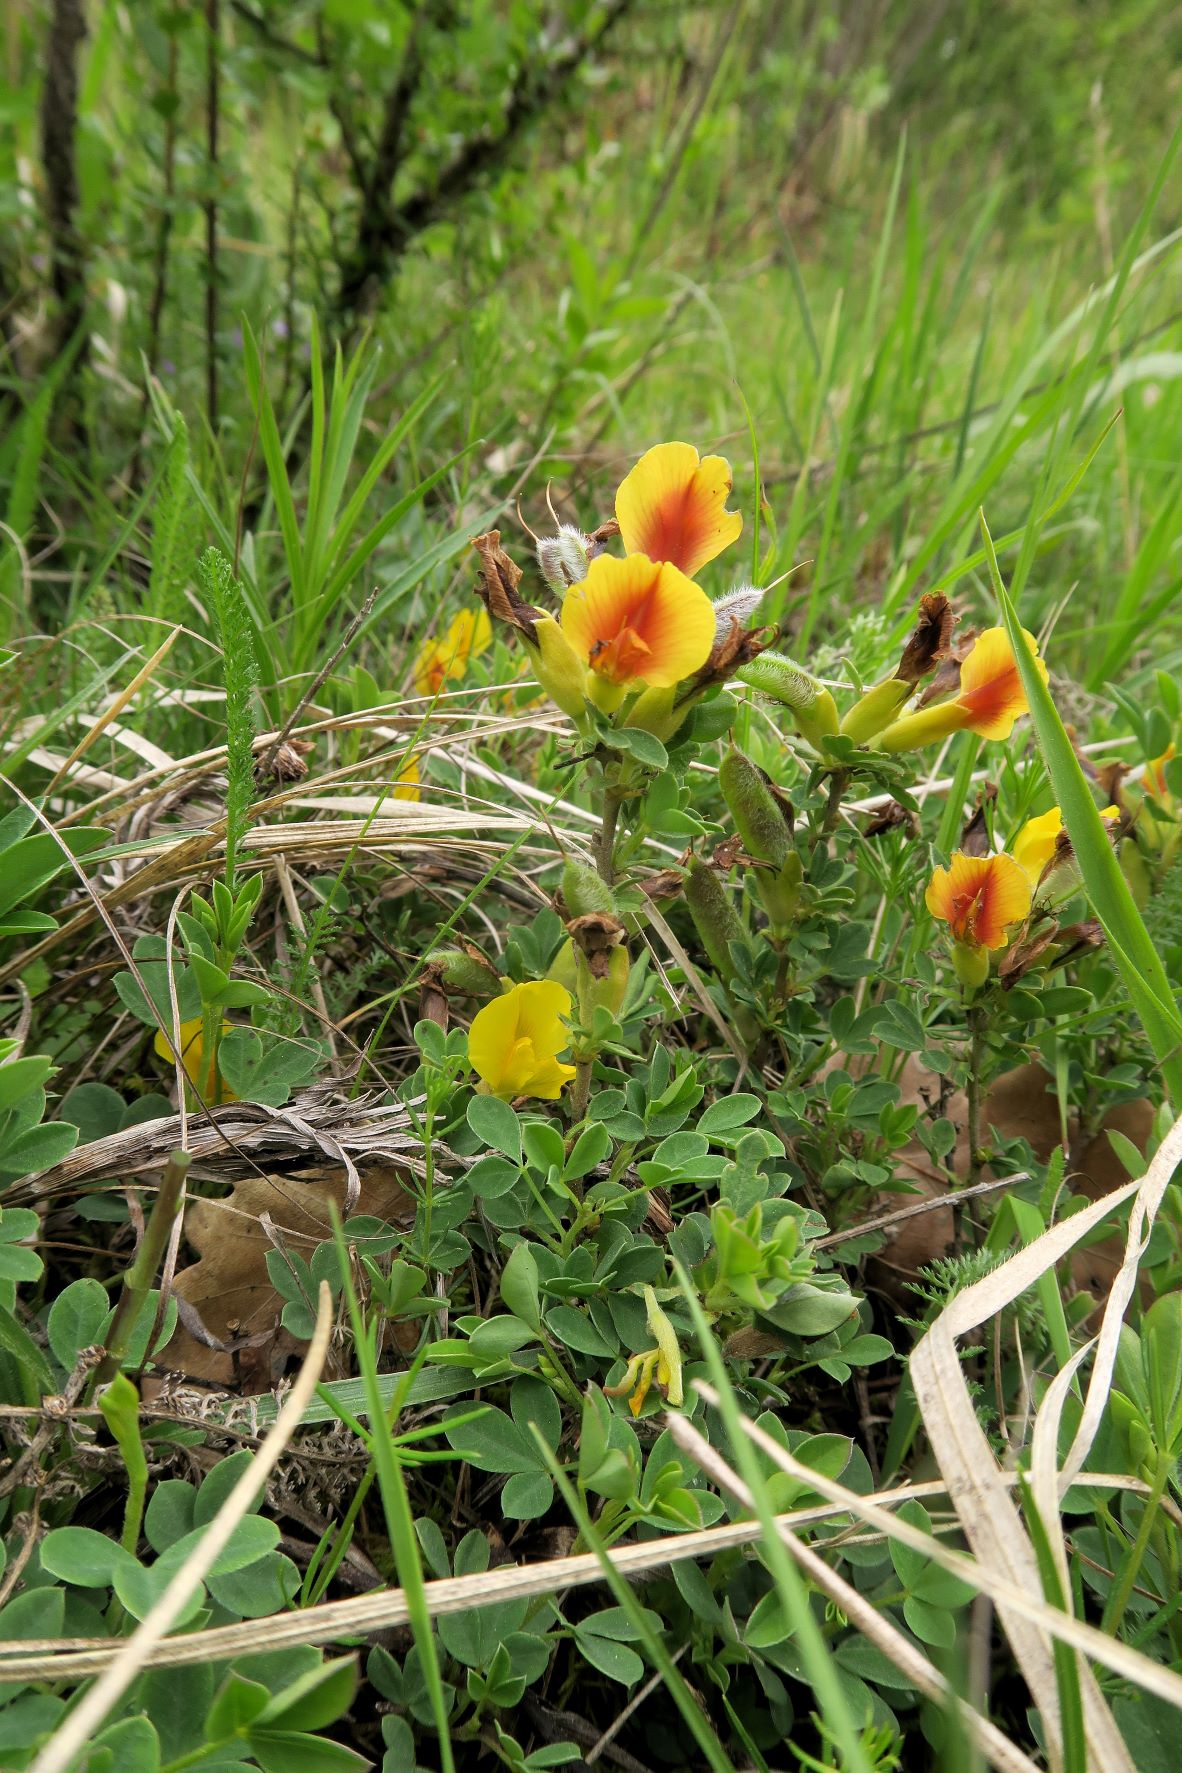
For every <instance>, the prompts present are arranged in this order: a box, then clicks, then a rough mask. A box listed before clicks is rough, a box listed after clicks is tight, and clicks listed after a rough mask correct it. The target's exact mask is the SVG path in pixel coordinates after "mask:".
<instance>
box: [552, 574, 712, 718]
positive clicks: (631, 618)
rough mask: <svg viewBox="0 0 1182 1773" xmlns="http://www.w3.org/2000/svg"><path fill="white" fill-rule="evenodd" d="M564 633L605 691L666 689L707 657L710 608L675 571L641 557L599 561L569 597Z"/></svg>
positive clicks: (690, 582) (700, 593)
mask: <svg viewBox="0 0 1182 1773" xmlns="http://www.w3.org/2000/svg"><path fill="white" fill-rule="evenodd" d="M562 629H563V633H564V634H565V635H566V637H567V639H568V640H569V641H570V643H571V645H572V646H573V647H574V649H575V651H576V652H577V653H578V655H579V657H580V658H581V659H585V660H586V662H587V663H588V665H590V667H591V669H592V671H594V672H595V673H596V674H597V675H598V676H600V677H603V678H606V679H607V681H608V682H609V683H613V684H630V683H647V684H648V685H650V687H651V688H653V689H668V688H669V687H670V686H671V685H672V684H675V683H680V682H681V680H682V678H684V677H689V676H691V675H692V673H693V672H695V671H697V670H698V669H699V667H700V666H702V665H704V664H705V663H706V660H707V659H708V658H709V657H710V652H711V649H712V648H713V645H714V606H713V604H712V603H711V602H710V599H709V598H708V597H707V596H706V593H705V592H704V591H703V590H701V589H700V587H699V586H697V585H695V584H694V582H693V580H692V579H687V578H686V576H685V574H684V573H682V572H679V571H678V569H677V568H676V567H675V566H670V565H668V564H663V563H661V562H659V561H654V560H650V559H649V558H648V556H647V555H644V554H633V555H631V556H630V557H629V559H627V560H619V559H617V558H616V557H615V556H614V555H610V554H601V555H600V556H599V558H598V559H596V560H593V561H592V562H591V565H590V568H589V569H588V573H587V577H586V578H585V579H584V580H583V582H582V584H581V585H575V586H574V587H573V588H572V589H571V590H570V591H568V592H567V594H566V598H565V600H564V602H563V605H562Z"/></svg>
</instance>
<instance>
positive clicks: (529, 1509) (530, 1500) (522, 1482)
mask: <svg viewBox="0 0 1182 1773" xmlns="http://www.w3.org/2000/svg"><path fill="white" fill-rule="evenodd" d="M553 1500H554V1485H553V1484H552V1483H551V1481H550V1479H549V1478H548V1477H547V1476H546V1474H545V1472H544V1471H520V1472H517V1473H516V1474H515V1475H514V1476H513V1477H511V1478H510V1479H509V1481H508V1483H507V1484H506V1485H505V1488H504V1489H503V1490H502V1491H501V1513H502V1514H503V1515H504V1516H505V1518H506V1520H510V1521H533V1520H537V1518H538V1516H539V1515H543V1514H545V1513H546V1511H547V1509H548V1508H549V1507H550V1504H551V1503H552V1502H553Z"/></svg>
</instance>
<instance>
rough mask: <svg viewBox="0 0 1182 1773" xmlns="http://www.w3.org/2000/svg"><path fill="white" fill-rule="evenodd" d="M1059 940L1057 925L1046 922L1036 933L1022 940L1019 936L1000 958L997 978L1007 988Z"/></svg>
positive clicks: (1023, 975) (1014, 983) (1036, 963)
mask: <svg viewBox="0 0 1182 1773" xmlns="http://www.w3.org/2000/svg"><path fill="white" fill-rule="evenodd" d="M1058 940H1059V926H1058V924H1056V923H1050V924H1048V925H1047V926H1046V927H1045V928H1044V929H1042V930H1041V931H1040V932H1039V934H1038V935H1036V936H1031V937H1029V938H1028V939H1027V940H1025V941H1023V940H1022V939H1021V938H1019V939H1018V941H1016V942H1012V943H1011V944H1010V946H1009V947H1008V948H1007V949H1006V951H1005V953H1004V954H1003V956H1002V958H1001V962H1000V964H999V966H998V969H997V974H998V978H999V979H1000V980H1001V982H1002V984H1003V985H1004V986H1005V987H1006V988H1007V990H1008V989H1009V987H1010V986H1012V985H1016V984H1017V983H1018V980H1019V979H1022V978H1024V977H1025V975H1026V974H1027V973H1028V972H1029V971H1030V969H1031V968H1032V967H1035V966H1037V965H1038V963H1039V961H1040V960H1042V959H1043V957H1044V956H1045V954H1046V952H1047V950H1048V948H1052V947H1054V946H1055V945H1056V943H1057V942H1058Z"/></svg>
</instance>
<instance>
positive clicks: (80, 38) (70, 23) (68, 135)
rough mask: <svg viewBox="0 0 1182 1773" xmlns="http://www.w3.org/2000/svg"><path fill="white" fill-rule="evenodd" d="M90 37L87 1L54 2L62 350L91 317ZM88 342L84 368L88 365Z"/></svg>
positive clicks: (44, 98) (51, 101)
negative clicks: (85, 89) (86, 100)
mask: <svg viewBox="0 0 1182 1773" xmlns="http://www.w3.org/2000/svg"><path fill="white" fill-rule="evenodd" d="M85 37H86V14H85V11H84V8H83V0H54V5H53V11H52V13H51V14H50V21H49V37H48V41H47V43H46V50H45V86H44V89H43V91H42V95H41V156H42V160H43V161H44V164H45V202H46V209H47V212H48V214H47V220H48V224H49V250H50V261H49V282H50V287H51V288H52V290H53V293H54V296H55V297H56V299H57V304H58V313H57V335H58V348H59V350H64V349H65V346H66V344H67V342H68V341H69V340H70V339H72V338H73V337H74V335H75V334H76V333H78V332H79V331H80V330H81V328H82V325H83V321H84V319H85V316H86V278H85V265H84V253H83V247H82V240H81V238H80V236H79V233H78V227H77V220H76V211H77V208H78V168H77V161H76V156H75V141H76V137H77V132H78V51H79V49H80V48H81V46H82V43H83V42H84V40H85ZM86 354H87V353H86V341H85V338H83V340H82V344H81V348H80V351H79V355H78V367H82V366H83V364H84V363H85V361H86Z"/></svg>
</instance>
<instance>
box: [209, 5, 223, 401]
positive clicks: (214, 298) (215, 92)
mask: <svg viewBox="0 0 1182 1773" xmlns="http://www.w3.org/2000/svg"><path fill="white" fill-rule="evenodd" d="M221 22H222V21H221V0H205V31H206V45H205V128H206V137H205V148H206V177H207V178H208V180H209V190H208V193H207V195H206V198H205V275H206V284H205V406H206V416H207V417H208V420H209V428H210V430H211V431H213V432H216V430H217V424H218V337H217V334H218V199H217V181H218V121H219V109H220V104H221V93H220V90H219V89H220V83H221V44H220V37H221Z"/></svg>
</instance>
